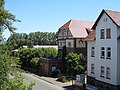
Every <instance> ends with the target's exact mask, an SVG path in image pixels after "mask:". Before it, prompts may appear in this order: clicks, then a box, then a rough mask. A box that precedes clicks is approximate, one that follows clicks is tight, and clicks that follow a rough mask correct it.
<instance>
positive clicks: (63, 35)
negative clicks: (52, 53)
mask: <svg viewBox="0 0 120 90" xmlns="http://www.w3.org/2000/svg"><path fill="white" fill-rule="evenodd" d="M63 38H64V31H62V39H63Z"/></svg>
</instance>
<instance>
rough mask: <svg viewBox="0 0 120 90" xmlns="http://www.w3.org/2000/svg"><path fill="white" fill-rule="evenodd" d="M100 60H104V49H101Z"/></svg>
mask: <svg viewBox="0 0 120 90" xmlns="http://www.w3.org/2000/svg"><path fill="white" fill-rule="evenodd" d="M101 58H103V59H104V58H105V48H104V47H101Z"/></svg>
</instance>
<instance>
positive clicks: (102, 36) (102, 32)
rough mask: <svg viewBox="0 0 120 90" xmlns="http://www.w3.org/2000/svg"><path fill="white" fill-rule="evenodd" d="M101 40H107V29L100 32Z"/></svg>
mask: <svg viewBox="0 0 120 90" xmlns="http://www.w3.org/2000/svg"><path fill="white" fill-rule="evenodd" d="M100 39H105V29H101V30H100Z"/></svg>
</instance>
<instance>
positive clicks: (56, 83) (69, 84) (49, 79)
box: [32, 74, 72, 87]
mask: <svg viewBox="0 0 120 90" xmlns="http://www.w3.org/2000/svg"><path fill="white" fill-rule="evenodd" d="M32 75H34V76H35V77H37V78H39V79H42V80H44V81H46V82H48V83H51V84H54V85H57V86H59V87H66V86H71V85H72V81H70V82H66V83H62V82H59V81H57V78H52V77H44V76H38V75H36V74H32Z"/></svg>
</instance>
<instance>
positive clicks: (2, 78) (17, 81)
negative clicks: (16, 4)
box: [0, 0, 34, 90]
mask: <svg viewBox="0 0 120 90" xmlns="http://www.w3.org/2000/svg"><path fill="white" fill-rule="evenodd" d="M4 4H5V1H4V0H0V43H1V41H2V40H3V37H2V33H3V31H4V30H5V29H8V30H9V31H11V32H14V30H16V28H15V27H14V26H13V22H16V21H19V20H16V18H15V16H14V15H13V14H11V13H9V11H7V10H5V9H4ZM33 85H34V83H31V84H30V85H27V84H26V83H25V82H24V81H23V78H22V76H21V74H20V70H19V65H18V60H16V59H14V58H13V57H12V56H11V53H10V52H9V51H8V48H7V47H6V46H5V45H2V44H0V90H32V86H33Z"/></svg>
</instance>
